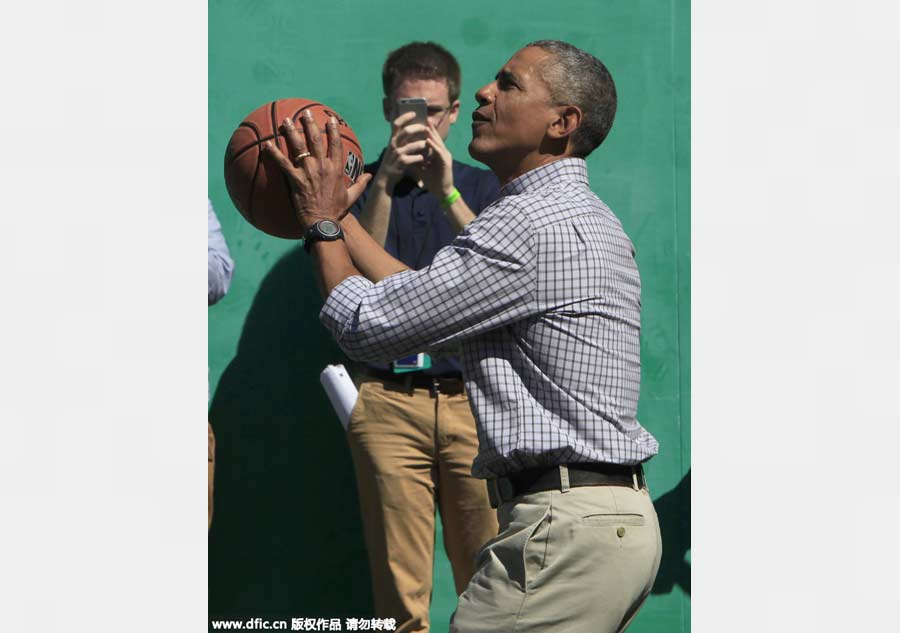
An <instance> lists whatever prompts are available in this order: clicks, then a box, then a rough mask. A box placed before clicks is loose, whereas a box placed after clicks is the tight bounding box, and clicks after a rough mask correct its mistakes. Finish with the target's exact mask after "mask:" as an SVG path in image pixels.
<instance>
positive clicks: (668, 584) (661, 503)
mask: <svg viewBox="0 0 900 633" xmlns="http://www.w3.org/2000/svg"><path fill="white" fill-rule="evenodd" d="M653 505H654V506H655V507H656V514H657V515H658V516H659V529H660V531H661V532H662V542H663V553H662V561H660V564H659V573H658V574H657V575H656V582H655V583H654V584H653V593H655V594H662V593H671V592H672V589H673V588H674V587H675V585H678V586H679V587H681V589H682V590H683V591H684V592H685V593H686V594H688V595H691V565H690V563H689V562H688V561H687V560H685V557H686V556H687V553H688V550H690V549H691V471H690V470H688V471H687V474H685V476H684V477H682V479H681V481H680V482H678V485H677V486H675V487H674V488H672V489H671V490H670V491H669V492H667V493H666V494H664V495H662V496H661V497H660V498H659V499H657V500H656V501H654V502H653Z"/></svg>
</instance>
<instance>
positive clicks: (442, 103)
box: [347, 42, 498, 632]
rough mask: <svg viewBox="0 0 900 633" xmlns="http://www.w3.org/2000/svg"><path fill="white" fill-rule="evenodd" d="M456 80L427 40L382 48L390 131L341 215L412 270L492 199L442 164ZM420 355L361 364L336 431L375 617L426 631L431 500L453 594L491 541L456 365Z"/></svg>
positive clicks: (480, 172)
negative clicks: (345, 446)
mask: <svg viewBox="0 0 900 633" xmlns="http://www.w3.org/2000/svg"><path fill="white" fill-rule="evenodd" d="M460 79H461V78H460V70H459V65H458V63H457V61H456V59H455V58H454V57H453V55H451V54H450V53H449V52H448V51H447V50H445V49H444V48H443V47H441V46H439V45H438V44H434V43H430V42H412V43H410V44H407V45H405V46H402V47H400V48H398V49H397V50H395V51H392V52H391V53H390V54H389V55H388V57H387V60H386V61H385V63H384V67H383V70H382V84H383V87H384V99H383V101H382V110H383V113H384V118H385V120H386V121H387V122H388V123H389V124H390V126H391V128H390V130H391V133H390V137H389V139H388V143H387V146H386V147H385V149H384V150H383V151H382V153H381V156H380V157H379V159H378V160H377V161H375V162H374V163H371V164H369V165H366V172H367V173H370V174H374V177H373V179H372V181H371V182H370V183H369V186H368V188H367V189H366V190H365V192H364V193H363V195H362V196H361V197H360V198H359V200H357V202H356V204H355V205H354V206H353V208H352V209H351V212H352V213H353V214H354V215H356V216H357V217H358V218H359V222H360V224H361V225H362V226H363V227H365V229H366V231H368V232H369V234H370V235H371V236H372V237H373V238H374V239H375V241H377V242H378V244H379V245H381V246H382V247H384V248H385V250H386V251H387V252H388V253H390V254H391V255H393V256H394V257H396V258H397V259H398V260H400V261H402V262H403V263H404V264H406V265H407V266H409V267H410V268H412V269H416V270H418V269H421V268H425V267H427V266H429V265H430V264H431V262H432V260H433V259H434V256H435V254H436V253H437V252H438V250H440V249H441V248H443V247H444V246H446V245H448V244H449V243H450V242H451V241H452V240H453V238H454V237H455V236H456V234H457V233H459V231H460V230H461V229H462V228H463V227H464V226H465V225H466V224H468V223H469V222H471V221H472V220H473V219H475V215H476V214H477V213H478V212H480V211H481V210H482V209H483V208H484V207H486V206H487V205H488V204H490V203H491V202H493V200H494V199H495V198H496V197H497V193H498V183H497V179H496V178H495V177H494V175H493V174H492V173H491V172H489V171H487V170H484V169H477V168H475V167H470V166H469V165H466V164H463V163H460V162H458V161H456V160H453V158H452V156H451V155H450V152H449V151H448V149H447V147H446V145H445V144H444V141H445V140H446V139H447V136H448V135H449V133H450V129H451V126H452V125H453V124H454V123H456V119H457V116H458V115H459V91H460ZM410 97H422V98H425V99H426V101H427V108H428V118H427V124H426V125H422V124H418V125H417V124H415V123H414V122H413V119H414V114H413V113H406V114H403V115H399V114H398V111H397V100H398V99H402V98H410ZM420 358H421V360H422V362H419V363H416V364H418V365H419V366H420V367H419V368H418V369H416V370H413V371H400V372H398V367H397V366H396V364H395V363H391V362H382V363H372V364H368V365H366V366H364V368H363V369H362V370H361V372H359V375H358V376H357V380H358V382H359V399H358V401H357V405H356V407H355V409H354V411H353V414H352V416H351V419H350V424H349V428H348V435H347V437H348V441H349V444H350V449H351V452H352V455H353V462H354V466H355V470H356V477H357V487H358V490H359V498H360V508H361V512H362V518H363V523H364V532H365V539H366V547H367V550H368V553H369V563H370V568H371V573H372V587H373V592H374V601H375V610H376V615H378V616H379V617H392V618H394V619H396V620H397V631H401V632H407V631H409V632H412V631H415V632H421V631H428V627H429V622H428V611H429V606H430V601H431V584H432V568H433V562H434V534H435V525H434V521H435V505H437V506H438V508H439V509H440V515H441V524H442V526H443V537H444V545H445V548H446V551H447V556H448V558H449V560H450V565H451V567H452V569H453V579H454V584H455V586H456V591H457V593H460V592H462V590H463V589H464V588H465V586H466V585H467V584H468V582H469V579H470V578H471V576H472V574H473V572H474V561H475V555H476V553H477V552H478V550H479V548H480V547H481V546H482V545H483V544H484V543H485V542H486V541H487V540H488V539H490V538H492V537H493V536H495V535H496V534H497V519H496V516H495V513H494V512H493V510H492V509H491V507H490V504H489V501H488V497H487V492H486V490H485V488H484V484H483V483H482V482H481V481H479V480H477V479H474V478H473V477H472V475H471V465H472V460H473V459H474V458H475V454H476V453H477V451H478V438H477V434H476V431H475V419H474V417H473V416H472V411H471V408H470V406H469V402H468V398H467V395H466V392H465V387H464V384H463V380H462V366H461V363H460V359H459V357H458V356H456V355H448V356H445V357H441V358H430V357H427V356H426V357H420ZM384 360H385V361H391V360H392V359H390V358H386V359H384ZM429 363H430V367H429V366H428V365H429ZM423 365H424V366H423Z"/></svg>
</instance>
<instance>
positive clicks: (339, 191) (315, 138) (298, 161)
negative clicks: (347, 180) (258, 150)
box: [263, 110, 372, 231]
mask: <svg viewBox="0 0 900 633" xmlns="http://www.w3.org/2000/svg"><path fill="white" fill-rule="evenodd" d="M302 121H303V132H301V131H300V130H298V129H297V128H295V127H294V124H293V123H292V122H291V120H290V119H285V120H284V122H283V123H282V129H284V130H285V140H286V141H287V147H288V153H289V154H290V156H291V157H292V158H293V162H292V161H291V160H289V159H288V158H287V157H286V156H285V155H284V154H282V153H281V151H280V150H279V149H278V147H277V146H276V145H275V144H274V143H272V142H271V141H266V143H265V144H264V145H263V151H264V152H266V154H267V155H268V156H269V157H270V158H271V159H272V160H274V161H275V162H276V163H277V164H278V166H279V167H280V168H281V171H282V172H284V175H285V177H286V178H287V180H288V183H289V184H290V188H291V203H292V204H293V205H294V211H296V213H297V219H298V220H299V221H300V225H301V226H302V227H303V229H304V231H305V230H306V229H307V228H309V227H310V226H311V225H312V224H314V223H315V222H316V221H318V220H333V221H335V222H339V221H340V220H341V218H343V217H344V216H345V215H346V214H347V211H348V209H349V208H350V205H352V204H353V203H354V202H355V201H356V199H357V198H359V196H360V194H362V192H363V190H365V188H366V184H367V183H368V182H369V180H370V179H371V178H372V176H371V175H369V174H362V175H361V176H360V177H359V178H357V180H356V182H355V183H354V184H352V185H350V187H346V186H345V185H344V157H345V154H344V144H343V142H342V141H341V134H340V132H339V131H338V123H337V119H335V118H334V117H331V119H330V120H329V122H328V124H327V125H326V129H327V134H328V144H327V146H326V144H325V141H324V140H323V139H322V134H321V133H320V132H319V127H318V126H317V125H316V122H315V120H314V119H313V118H312V113H311V112H310V111H309V110H305V111H304V112H303V116H302Z"/></svg>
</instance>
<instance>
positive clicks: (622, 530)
mask: <svg viewBox="0 0 900 633" xmlns="http://www.w3.org/2000/svg"><path fill="white" fill-rule="evenodd" d="M616 536H618V537H619V538H622V537H623V536H625V528H623V527H620V528H619V529H618V530H616Z"/></svg>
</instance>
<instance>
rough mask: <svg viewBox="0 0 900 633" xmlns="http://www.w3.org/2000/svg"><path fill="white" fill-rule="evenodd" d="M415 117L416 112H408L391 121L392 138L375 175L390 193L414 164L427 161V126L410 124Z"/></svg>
mask: <svg viewBox="0 0 900 633" xmlns="http://www.w3.org/2000/svg"><path fill="white" fill-rule="evenodd" d="M415 118H416V114H415V112H406V113H404V114H401V115H400V116H398V117H397V118H396V119H394V120H393V121H392V122H391V138H390V140H389V141H388V144H387V147H386V148H385V150H384V156H383V157H382V158H381V166H380V167H379V168H378V173H377V174H376V175H375V178H377V179H380V180H381V181H382V182H383V183H384V185H385V189H386V190H387V192H388V194H389V195H390V194H391V193H392V192H393V190H394V187H395V186H396V185H397V183H398V182H400V181H401V180H402V179H403V175H404V174H405V173H406V172H407V171H408V170H409V169H410V168H411V167H412V166H414V165H421V164H422V163H424V162H425V151H426V150H427V145H426V141H425V139H424V138H423V136H424V133H425V132H426V130H427V128H426V127H425V126H424V125H422V124H421V123H414V124H412V125H409V123H410V122H411V121H412V120H413V119H415Z"/></svg>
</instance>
